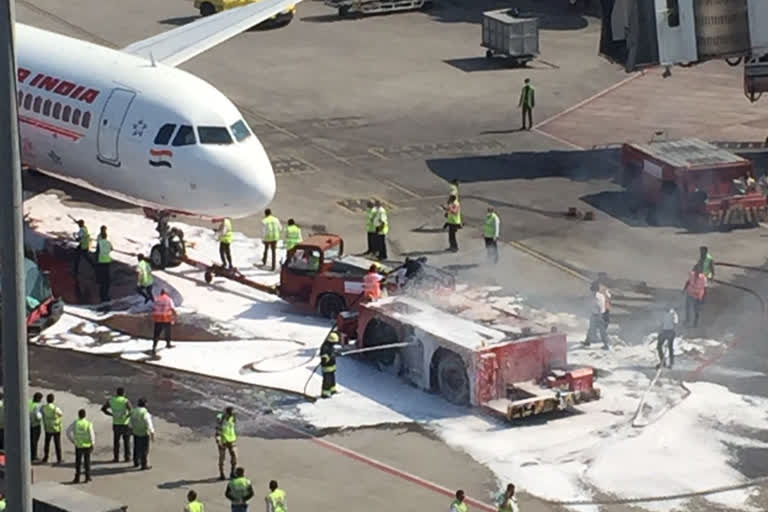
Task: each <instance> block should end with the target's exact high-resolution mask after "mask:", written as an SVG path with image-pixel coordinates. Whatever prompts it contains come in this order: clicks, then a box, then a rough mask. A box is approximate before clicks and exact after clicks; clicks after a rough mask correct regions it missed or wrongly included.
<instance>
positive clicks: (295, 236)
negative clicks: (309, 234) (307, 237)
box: [284, 219, 302, 251]
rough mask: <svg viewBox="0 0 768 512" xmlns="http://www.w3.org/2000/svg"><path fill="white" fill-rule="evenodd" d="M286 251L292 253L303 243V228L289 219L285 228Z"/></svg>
mask: <svg viewBox="0 0 768 512" xmlns="http://www.w3.org/2000/svg"><path fill="white" fill-rule="evenodd" d="M284 236H285V250H286V251H290V250H291V249H293V248H294V247H296V246H297V245H299V244H300V243H301V241H302V238H301V228H300V227H299V226H297V225H296V221H295V220H293V219H288V225H287V226H286V227H285V233H284Z"/></svg>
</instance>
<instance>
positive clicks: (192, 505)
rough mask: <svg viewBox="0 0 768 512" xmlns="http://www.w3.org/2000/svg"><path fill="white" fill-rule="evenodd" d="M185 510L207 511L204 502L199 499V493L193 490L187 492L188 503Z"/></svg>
mask: <svg viewBox="0 0 768 512" xmlns="http://www.w3.org/2000/svg"><path fill="white" fill-rule="evenodd" d="M184 512H205V507H204V506H203V502H202V501H199V500H198V499H197V493H196V492H195V491H193V490H190V491H189V492H188V493H187V504H186V505H184Z"/></svg>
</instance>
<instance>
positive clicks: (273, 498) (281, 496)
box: [264, 480, 288, 512]
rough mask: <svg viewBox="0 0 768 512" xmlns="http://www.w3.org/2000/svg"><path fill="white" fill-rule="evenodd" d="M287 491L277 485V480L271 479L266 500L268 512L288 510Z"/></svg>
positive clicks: (284, 511)
mask: <svg viewBox="0 0 768 512" xmlns="http://www.w3.org/2000/svg"><path fill="white" fill-rule="evenodd" d="M285 500H286V496H285V491H284V490H282V489H281V488H280V487H278V485H277V480H270V481H269V494H267V495H266V497H265V498H264V501H265V502H266V503H267V512H286V511H287V510H288V509H287V507H286V502H285Z"/></svg>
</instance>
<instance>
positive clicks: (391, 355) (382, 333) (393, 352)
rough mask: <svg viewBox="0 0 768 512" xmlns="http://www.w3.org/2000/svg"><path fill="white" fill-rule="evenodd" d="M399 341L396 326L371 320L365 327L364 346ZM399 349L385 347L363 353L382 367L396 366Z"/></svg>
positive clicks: (375, 345) (377, 345)
mask: <svg viewBox="0 0 768 512" xmlns="http://www.w3.org/2000/svg"><path fill="white" fill-rule="evenodd" d="M399 341H400V338H399V336H398V335H397V331H395V328H394V327H392V326H391V325H389V324H388V323H385V322H382V321H380V320H371V321H370V323H368V326H367V327H366V328H365V334H363V346H364V347H366V348H367V347H379V346H381V345H391V344H393V343H397V342H399ZM397 351H398V349H396V348H385V349H382V350H372V351H370V352H365V353H364V354H362V355H363V356H364V357H365V358H366V359H367V360H368V361H371V362H373V363H375V364H376V365H377V366H378V367H379V368H380V369H381V368H382V367H391V366H394V365H395V364H396V363H397V362H398V360H399V358H398V357H397Z"/></svg>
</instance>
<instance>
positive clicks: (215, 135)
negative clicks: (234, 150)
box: [197, 126, 232, 144]
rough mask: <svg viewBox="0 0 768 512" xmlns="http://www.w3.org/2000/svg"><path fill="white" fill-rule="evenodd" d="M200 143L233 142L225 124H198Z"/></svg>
mask: <svg viewBox="0 0 768 512" xmlns="http://www.w3.org/2000/svg"><path fill="white" fill-rule="evenodd" d="M197 136H198V137H199V138H200V144H232V136H231V135H230V134H229V131H228V130H227V129H226V128H225V127H223V126H198V127H197Z"/></svg>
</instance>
